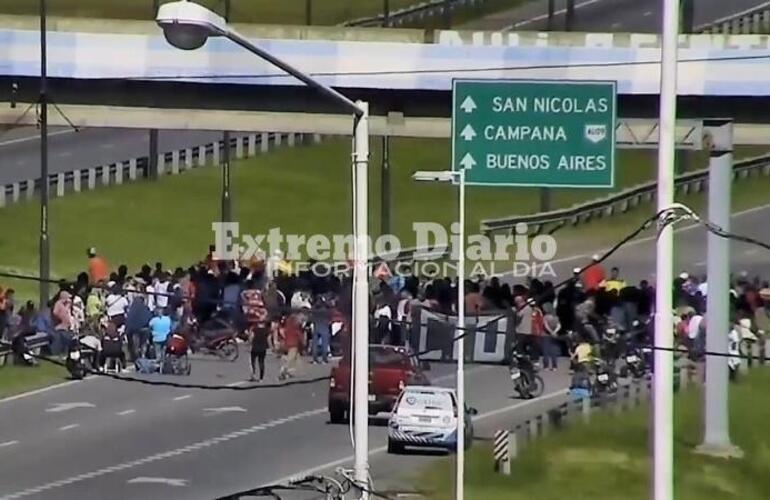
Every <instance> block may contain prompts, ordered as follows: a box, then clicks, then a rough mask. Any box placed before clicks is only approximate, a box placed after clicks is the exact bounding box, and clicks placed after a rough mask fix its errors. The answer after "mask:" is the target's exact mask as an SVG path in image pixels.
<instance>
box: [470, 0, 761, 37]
mask: <svg viewBox="0 0 770 500" xmlns="http://www.w3.org/2000/svg"><path fill="white" fill-rule="evenodd" d="M761 3H762V2H761V0H729V1H725V0H696V1H695V19H694V23H695V26H698V25H701V24H705V23H709V22H712V21H715V20H717V19H720V18H722V17H725V16H729V15H731V14H735V13H738V12H742V11H744V10H746V9H750V8H752V7H755V6H757V5H759V4H761ZM555 7H556V17H555V26H554V29H555V30H564V18H565V12H564V9H565V7H566V0H556V6H555ZM662 18H663V10H662V3H661V2H660V0H575V22H574V26H573V29H572V31H595V32H630V33H659V32H660V26H661V21H662ZM547 19H548V2H547V1H545V0H541V1H536V2H526V3H524V4H523V5H521V6H519V7H516V8H514V9H511V10H508V11H503V12H498V13H495V14H490V15H488V16H485V17H483V18H481V19H477V20H474V21H471V22H469V23H467V24H466V25H464V26H463V28H465V29H479V30H499V29H514V30H527V31H536V30H545V29H546V27H547Z"/></svg>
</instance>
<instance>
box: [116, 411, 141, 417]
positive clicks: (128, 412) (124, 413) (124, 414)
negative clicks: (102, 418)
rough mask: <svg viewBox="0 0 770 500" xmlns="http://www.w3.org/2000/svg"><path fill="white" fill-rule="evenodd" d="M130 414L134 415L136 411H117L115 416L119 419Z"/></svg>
mask: <svg viewBox="0 0 770 500" xmlns="http://www.w3.org/2000/svg"><path fill="white" fill-rule="evenodd" d="M132 413H136V410H133V409H131V410H123V411H119V412H118V413H117V414H118V415H120V416H121V417H124V416H126V415H131V414H132Z"/></svg>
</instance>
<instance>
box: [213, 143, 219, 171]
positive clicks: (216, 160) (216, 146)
mask: <svg viewBox="0 0 770 500" xmlns="http://www.w3.org/2000/svg"><path fill="white" fill-rule="evenodd" d="M219 148H220V145H219V142H215V143H214V154H213V155H212V161H213V162H214V165H215V166H216V165H219Z"/></svg>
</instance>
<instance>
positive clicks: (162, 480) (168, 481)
mask: <svg viewBox="0 0 770 500" xmlns="http://www.w3.org/2000/svg"><path fill="white" fill-rule="evenodd" d="M126 482H127V483H128V484H165V485H167V486H174V487H177V488H180V487H184V486H187V485H188V484H189V483H190V481H189V480H187V479H172V478H169V477H135V478H133V479H129V480H128V481H126Z"/></svg>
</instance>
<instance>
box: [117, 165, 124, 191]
mask: <svg viewBox="0 0 770 500" xmlns="http://www.w3.org/2000/svg"><path fill="white" fill-rule="evenodd" d="M115 184H117V185H118V186H120V185H121V184H123V163H116V164H115Z"/></svg>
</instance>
